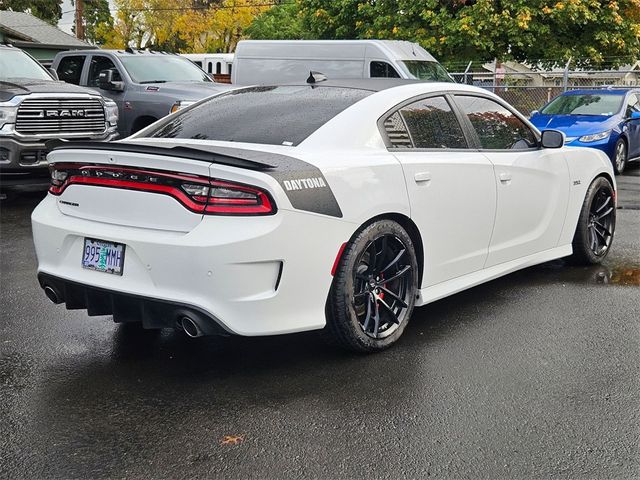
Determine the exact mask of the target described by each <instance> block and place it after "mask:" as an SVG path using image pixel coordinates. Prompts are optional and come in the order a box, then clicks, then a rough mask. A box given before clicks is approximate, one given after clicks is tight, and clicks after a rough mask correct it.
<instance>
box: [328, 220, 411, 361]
mask: <svg viewBox="0 0 640 480" xmlns="http://www.w3.org/2000/svg"><path fill="white" fill-rule="evenodd" d="M417 288H418V264H417V261H416V254H415V250H414V246H413V243H412V241H411V238H410V237H409V235H408V234H407V232H406V231H405V230H404V229H403V228H402V227H401V226H400V225H399V224H398V223H396V222H394V221H391V220H380V221H377V222H374V223H372V224H371V225H368V226H367V227H365V228H364V229H363V230H362V231H360V232H359V233H358V234H356V235H355V238H354V239H352V241H350V242H349V243H348V244H347V247H346V248H345V250H344V252H343V254H342V258H341V260H340V264H339V267H338V270H337V272H336V275H335V278H334V282H333V286H332V288H331V292H330V294H329V301H328V305H327V306H328V311H327V327H326V330H327V332H328V333H329V334H330V338H331V340H332V341H333V342H334V343H337V344H339V345H340V346H342V347H345V348H348V349H350V350H355V351H359V352H372V351H377V350H382V349H384V348H387V347H389V346H391V345H392V344H393V343H395V342H396V341H397V340H398V338H399V337H400V336H401V335H402V332H403V331H404V329H405V327H406V326H407V323H408V322H409V319H410V317H411V313H412V312H413V307H414V304H415V299H416V293H417Z"/></svg>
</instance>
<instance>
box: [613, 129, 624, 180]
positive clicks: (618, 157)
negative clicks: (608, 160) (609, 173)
mask: <svg viewBox="0 0 640 480" xmlns="http://www.w3.org/2000/svg"><path fill="white" fill-rule="evenodd" d="M626 166H627V144H626V142H625V141H624V140H623V139H622V138H619V139H618V141H617V142H616V146H615V149H614V151H613V170H614V171H615V173H616V174H617V175H620V174H621V173H622V172H624V169H625V168H626Z"/></svg>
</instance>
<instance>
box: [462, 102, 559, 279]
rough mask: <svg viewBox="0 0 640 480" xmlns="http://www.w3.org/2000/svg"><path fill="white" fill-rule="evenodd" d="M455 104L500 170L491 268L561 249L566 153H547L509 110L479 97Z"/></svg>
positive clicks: (497, 181)
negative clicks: (549, 250)
mask: <svg viewBox="0 0 640 480" xmlns="http://www.w3.org/2000/svg"><path fill="white" fill-rule="evenodd" d="M454 98H455V102H456V104H457V105H458V106H459V107H460V109H461V110H462V112H464V114H465V115H466V117H467V118H468V120H469V123H470V125H471V126H472V128H473V130H474V131H475V133H476V134H477V139H476V141H477V142H478V143H479V145H480V147H481V152H482V153H483V154H484V155H486V157H487V158H488V159H489V160H491V162H492V163H493V165H494V169H495V177H496V185H497V192H498V204H497V210H496V221H495V227H494V230H493V235H492V237H491V245H490V247H489V256H488V258H487V262H486V265H485V267H491V266H494V265H498V264H500V263H504V262H508V261H510V260H515V259H517V258H521V257H526V256H527V255H532V254H534V253H538V252H542V251H544V250H548V249H551V248H554V247H556V246H557V245H558V241H559V238H560V234H561V232H562V227H563V225H564V220H565V215H566V211H567V204H568V201H569V182H570V179H569V169H568V165H567V163H566V160H565V157H564V154H563V152H562V150H561V149H542V148H540V147H539V146H538V145H539V142H538V139H537V137H536V135H535V133H534V132H533V130H532V129H531V128H530V127H529V126H528V125H527V124H526V123H525V122H524V121H523V120H522V119H521V118H520V117H519V116H518V115H517V114H515V113H514V112H513V111H511V110H510V109H509V108H507V107H506V106H505V105H501V104H500V103H498V102H496V101H494V100H492V99H489V98H485V97H482V96H474V95H455V96H454Z"/></svg>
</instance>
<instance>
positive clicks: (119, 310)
mask: <svg viewBox="0 0 640 480" xmlns="http://www.w3.org/2000/svg"><path fill="white" fill-rule="evenodd" d="M38 281H39V282H40V286H41V287H42V288H43V289H44V288H50V289H52V291H53V292H54V295H55V297H54V298H52V299H51V300H52V301H53V302H54V303H64V304H65V305H66V307H67V309H68V310H86V311H87V315H89V316H96V315H113V320H114V321H115V322H116V323H127V322H139V321H141V322H142V326H143V327H144V328H149V329H152V328H175V327H176V326H177V325H178V324H179V322H180V321H181V319H182V318H184V317H189V318H192V319H197V322H198V325H199V326H200V328H201V330H202V333H203V334H204V335H229V333H230V332H229V331H228V330H226V329H225V328H224V327H223V326H222V325H221V324H220V321H219V320H218V319H217V318H215V317H213V316H212V315H210V314H208V313H207V312H205V311H203V310H202V309H200V308H198V307H196V306H193V305H187V304H183V303H178V302H167V301H165V300H161V299H157V298H149V297H143V296H140V295H132V294H126V293H120V292H114V291H111V290H106V289H103V288H96V287H89V286H86V285H82V284H80V283H76V282H71V281H69V280H64V279H62V278H58V277H55V276H53V275H49V274H46V273H40V274H38Z"/></svg>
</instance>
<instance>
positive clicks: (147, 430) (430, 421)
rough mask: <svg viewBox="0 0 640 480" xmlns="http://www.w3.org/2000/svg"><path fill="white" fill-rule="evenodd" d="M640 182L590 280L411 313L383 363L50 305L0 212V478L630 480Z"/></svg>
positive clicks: (18, 210) (639, 304) (554, 266)
mask: <svg viewBox="0 0 640 480" xmlns="http://www.w3.org/2000/svg"><path fill="white" fill-rule="evenodd" d="M639 173H640V170H639V169H637V168H636V169H633V170H631V171H630V173H629V174H628V175H625V176H623V177H618V184H619V186H620V189H619V206H620V207H622V208H621V209H620V210H618V225H617V231H616V236H615V239H614V246H613V249H612V251H611V254H610V255H609V257H608V258H607V259H606V261H605V262H604V264H603V265H600V266H593V267H572V266H567V265H565V263H564V262H563V261H555V262H550V263H547V264H544V265H539V266H536V267H533V268H529V269H526V270H523V271H520V272H517V273H514V274H512V275H509V276H507V277H504V278H501V279H498V280H496V281H493V282H490V283H488V284H485V285H481V286H479V287H476V288H473V289H470V290H467V291H465V292H462V293H460V294H458V295H454V296H452V297H450V298H447V299H444V300H441V301H438V302H435V303H433V304H431V305H428V306H426V307H423V308H420V309H418V310H416V313H415V317H414V319H413V320H412V324H411V325H409V327H408V329H407V331H406V332H405V336H404V337H403V339H402V340H401V341H400V343H399V344H398V345H397V346H396V347H395V348H393V349H391V350H389V351H386V352H382V353H380V354H376V355H369V356H362V355H354V354H348V353H344V352H341V351H337V350H334V349H332V348H329V347H327V346H325V345H324V343H323V342H322V341H321V340H320V338H319V335H318V334H317V333H305V334H298V335H289V336H280V337H270V338H237V337H235V338H233V337H230V338H198V339H190V338H187V337H186V336H185V335H184V334H183V333H181V332H173V331H164V330H163V331H143V330H139V329H136V328H135V327H134V328H132V326H120V325H115V324H113V322H112V321H111V319H110V318H109V317H93V318H88V317H86V315H85V312H78V311H67V310H65V309H64V307H61V306H54V305H52V304H51V303H50V302H49V301H48V300H47V299H46V298H45V296H44V294H42V292H41V291H40V289H39V287H38V285H37V281H36V278H35V266H36V261H35V255H34V253H33V246H32V242H31V230H30V224H29V213H30V211H31V210H32V208H33V207H34V206H35V204H36V203H37V201H38V199H39V196H41V194H37V193H36V194H33V193H31V194H28V195H22V196H20V197H17V198H15V199H13V200H9V201H8V202H3V203H2V204H0V208H1V209H2V210H1V215H0V216H1V225H0V226H1V238H0V245H1V250H0V251H1V257H0V268H1V272H2V296H1V300H0V312H1V315H2V323H1V325H0V335H1V337H0V349H1V350H0V352H1V356H0V385H1V387H0V406H1V407H2V408H0V425H2V435H0V452H2V454H1V455H0V477H1V478H12V479H13V478H78V477H79V478H107V477H111V478H112V477H119V478H153V477H162V478H202V477H208V478H210V477H224V478H250V477H261V478H264V477H269V478H294V477H314V478H318V477H321V478H335V477H337V476H345V477H378V478H380V477H381V478H397V477H400V476H404V477H427V476H439V477H465V478H527V477H551V476H553V477H560V478H637V477H638V475H639V473H640V442H638V438H640V419H639V417H638V398H640V375H639V373H638V372H639V370H638V365H640V321H639V318H640V295H639V294H640V289H639V287H638V285H639V276H640V274H639V273H638V272H640V174H639Z"/></svg>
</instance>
